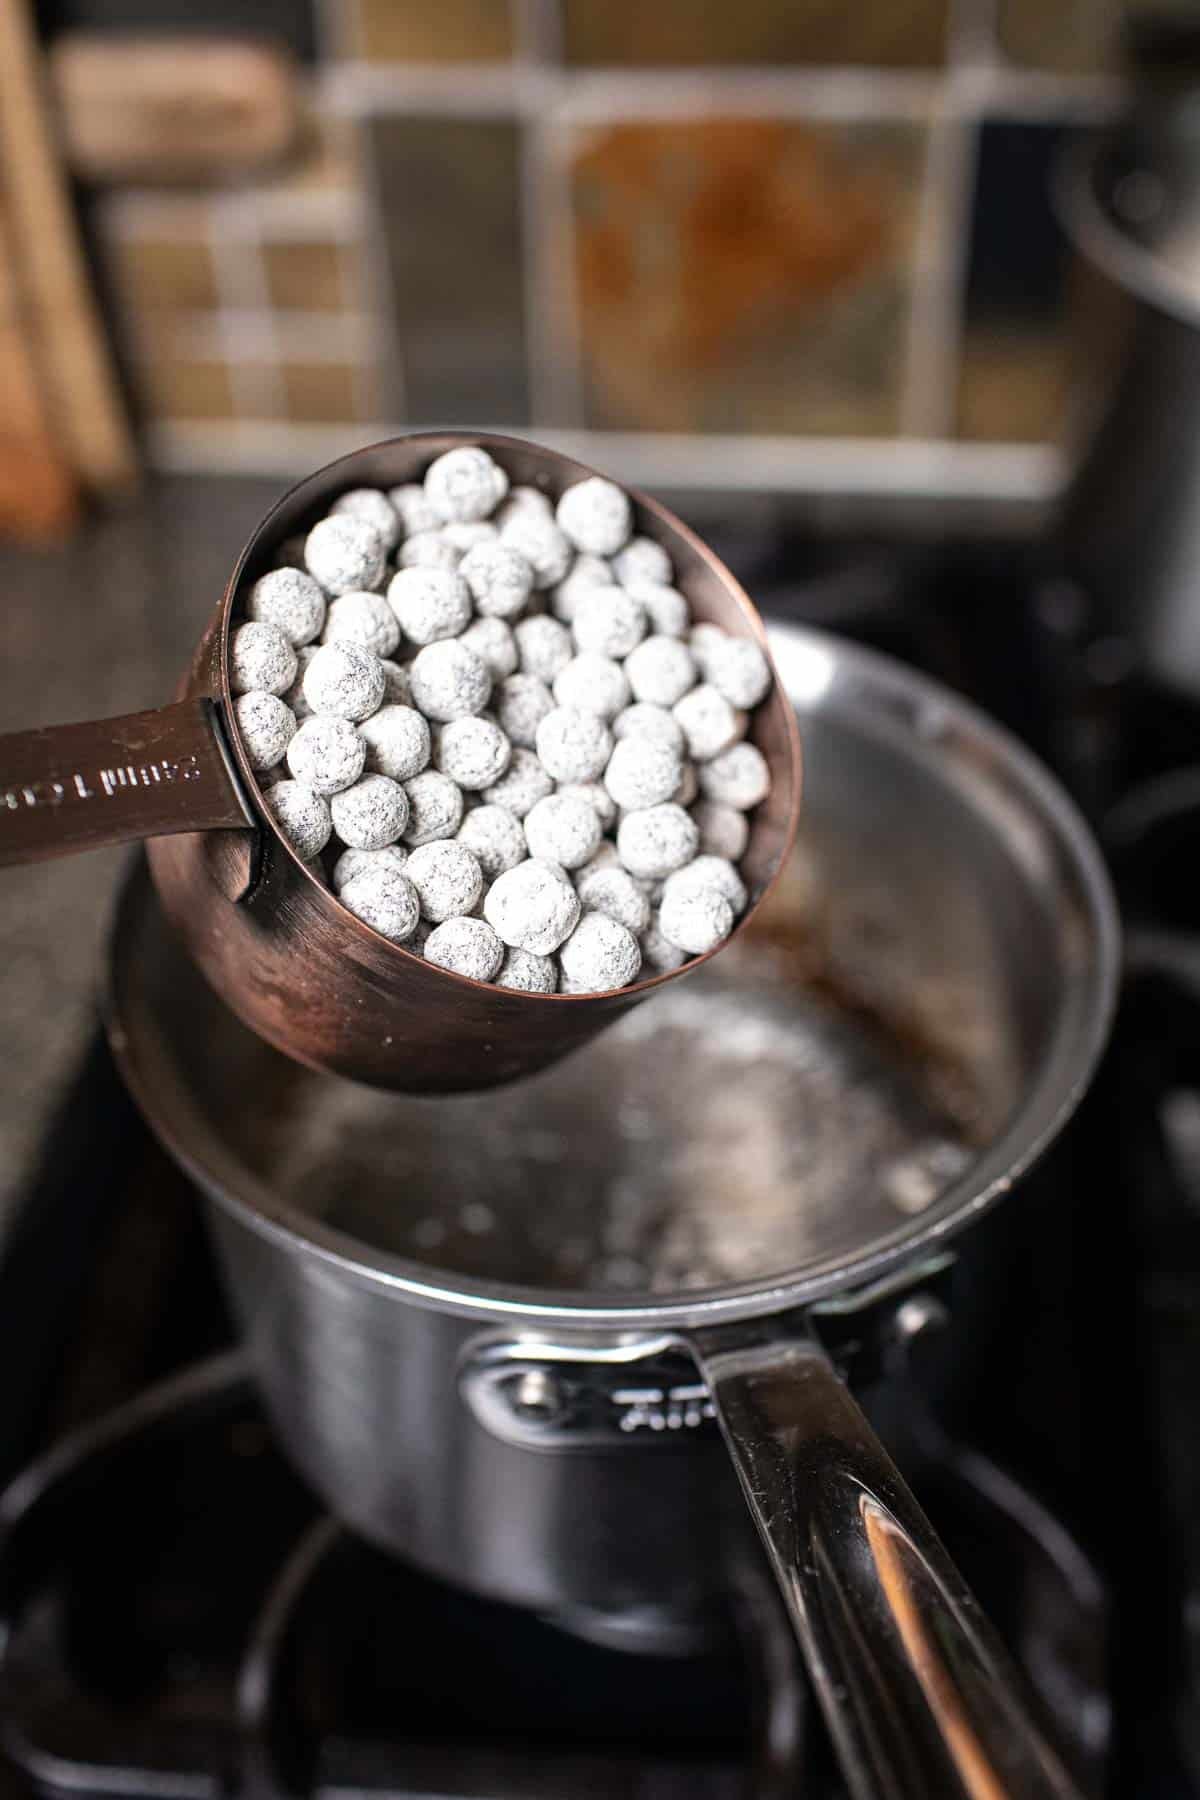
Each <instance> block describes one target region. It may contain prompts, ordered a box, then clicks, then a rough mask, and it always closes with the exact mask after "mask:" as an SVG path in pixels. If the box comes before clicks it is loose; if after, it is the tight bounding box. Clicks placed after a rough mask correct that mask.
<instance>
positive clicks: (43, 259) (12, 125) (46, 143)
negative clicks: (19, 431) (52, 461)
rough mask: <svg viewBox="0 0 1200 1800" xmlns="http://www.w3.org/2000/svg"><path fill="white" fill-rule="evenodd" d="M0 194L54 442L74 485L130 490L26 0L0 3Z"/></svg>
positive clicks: (119, 420) (105, 353) (120, 413)
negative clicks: (76, 482)
mask: <svg viewBox="0 0 1200 1800" xmlns="http://www.w3.org/2000/svg"><path fill="white" fill-rule="evenodd" d="M0 196H2V198H3V206H4V217H5V222H6V240H7V243H8V246H9V251H8V255H7V257H6V259H5V260H6V264H7V267H8V269H9V276H8V280H9V283H10V285H11V286H13V288H14V289H15V293H16V295H17V296H18V297H19V302H20V312H21V314H22V315H23V317H24V318H25V320H26V321H27V322H28V328H27V332H26V342H27V343H30V342H32V343H34V344H35V345H36V351H35V354H36V369H37V375H38V386H39V388H40V391H41V394H42V396H43V398H44V404H45V413H46V417H47V419H48V421H49V427H50V432H51V436H52V440H53V442H54V443H55V445H56V446H57V448H58V451H59V454H60V455H61V457H62V458H63V460H64V462H65V463H66V465H67V466H68V468H69V469H70V470H71V471H72V472H73V473H74V475H75V476H77V477H78V480H79V482H80V483H81V485H82V486H83V487H85V488H87V489H90V490H93V491H99V492H113V491H119V490H121V489H125V488H129V487H131V486H132V485H133V484H134V482H135V481H136V477H137V459H136V456H135V454H134V447H133V439H132V436H131V433H130V430H129V424H128V421H127V419H126V416H125V409H124V406H123V405H122V401H121V395H120V392H119V389H118V386H117V381H116V374H115V370H114V368H113V364H112V359H111V356H110V354H109V349H108V345H107V343H106V341H105V337H104V331H103V327H102V323H101V319H100V314H99V311H98V309H97V307H96V303H95V300H94V297H93V295H92V292H91V288H90V285H89V281H88V272H87V266H86V264H85V261H84V257H83V251H82V248H81V245H80V242H79V236H78V232H77V228H76V223H75V218H74V215H73V212H72V209H71V202H70V197H69V194H68V191H67V185H66V181H65V179H64V177H63V173H62V170H61V168H60V166H59V161H58V156H57V152H56V146H55V142H54V138H53V134H52V132H51V129H50V122H49V118H48V114H47V109H46V105H45V98H44V94H43V90H42V67H41V56H40V52H39V50H38V46H37V41H36V38H35V36H34V29H33V21H32V17H31V14H30V11H29V7H28V4H27V0H0Z"/></svg>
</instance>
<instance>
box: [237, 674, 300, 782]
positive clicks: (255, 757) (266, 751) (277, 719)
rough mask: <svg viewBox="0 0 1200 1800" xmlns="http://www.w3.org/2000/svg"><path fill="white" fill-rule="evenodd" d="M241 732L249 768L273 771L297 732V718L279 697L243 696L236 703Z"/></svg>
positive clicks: (264, 695)
mask: <svg viewBox="0 0 1200 1800" xmlns="http://www.w3.org/2000/svg"><path fill="white" fill-rule="evenodd" d="M233 710H234V713H235V715H236V717H237V722H238V730H239V731H240V732H241V734H242V742H243V744H245V746H246V755H247V757H248V758H249V760H250V767H251V768H252V769H257V770H261V771H265V770H267V769H273V768H274V767H275V765H276V763H277V762H279V760H280V758H281V757H282V756H283V753H284V751H285V750H286V749H287V747H288V744H289V743H290V741H291V739H292V738H293V737H294V736H295V732H296V718H295V714H294V713H293V712H292V709H291V707H290V706H287V705H285V703H284V702H283V701H282V700H281V699H280V698H279V696H278V694H266V693H251V694H243V695H242V696H241V698H240V699H238V700H235V701H234V705H233Z"/></svg>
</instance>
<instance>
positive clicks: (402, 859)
mask: <svg viewBox="0 0 1200 1800" xmlns="http://www.w3.org/2000/svg"><path fill="white" fill-rule="evenodd" d="M407 861H408V851H407V850H404V849H402V848H401V847H400V845H399V844H385V845H384V847H383V849H382V850H343V851H342V854H341V855H340V856H339V857H338V859H337V861H336V862H335V863H334V865H333V891H334V893H335V894H340V893H341V891H342V889H343V888H344V887H345V885H346V883H347V882H348V881H353V880H354V877H355V876H356V875H362V874H363V873H364V872H365V871H366V870H367V869H375V868H378V867H379V865H380V864H381V863H387V864H388V865H389V867H391V868H393V869H395V870H396V871H397V872H398V873H399V872H402V871H403V868H404V865H405V863H406V862H407Z"/></svg>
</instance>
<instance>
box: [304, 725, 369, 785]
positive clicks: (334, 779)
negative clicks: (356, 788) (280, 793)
mask: <svg viewBox="0 0 1200 1800" xmlns="http://www.w3.org/2000/svg"><path fill="white" fill-rule="evenodd" d="M287 759H288V768H289V769H290V770H291V772H292V774H293V775H294V776H295V778H296V780H297V781H303V782H305V783H306V784H307V785H308V786H309V787H310V788H312V790H313V791H314V793H317V794H324V795H326V797H328V796H329V795H330V794H340V793H341V791H342V789H343V788H348V787H351V786H352V785H353V784H354V782H356V781H357V780H358V778H359V776H360V775H361V774H362V772H363V766H364V764H365V763H366V760H367V746H366V744H365V743H364V742H363V740H362V738H361V737H360V736H359V735H358V732H357V731H356V730H355V729H354V726H353V725H352V724H351V723H350V721H349V719H338V718H334V717H333V716H332V715H330V714H327V713H318V714H314V716H313V717H312V718H311V719H305V721H304V723H303V725H301V726H300V728H299V730H298V731H297V732H296V735H295V736H294V737H293V739H292V741H291V743H290V744H289V745H288V752H287Z"/></svg>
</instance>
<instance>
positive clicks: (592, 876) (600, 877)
mask: <svg viewBox="0 0 1200 1800" xmlns="http://www.w3.org/2000/svg"><path fill="white" fill-rule="evenodd" d="M575 892H576V893H577V894H578V895H579V899H580V902H581V903H582V906H583V910H584V912H585V913H588V912H601V913H604V914H606V916H607V917H608V918H610V919H615V920H616V921H617V923H618V925H624V927H625V929H626V930H627V931H632V932H634V933H635V934H636V933H637V932H639V931H645V929H646V927H647V926H648V925H649V923H650V902H649V900H648V899H647V898H646V895H645V893H644V892H643V890H642V889H641V888H640V887H639V886H638V884H637V882H636V881H635V880H634V879H633V876H632V875H630V874H629V872H628V871H627V870H625V869H622V868H620V867H619V866H618V867H616V868H600V869H596V868H593V867H592V866H591V864H590V863H589V864H588V866H587V868H585V869H581V870H580V871H579V874H578V876H577V877H576V881H575Z"/></svg>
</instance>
